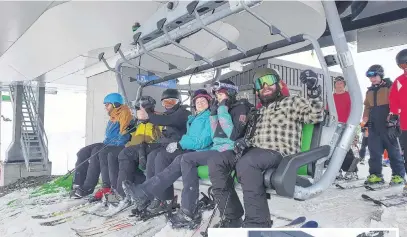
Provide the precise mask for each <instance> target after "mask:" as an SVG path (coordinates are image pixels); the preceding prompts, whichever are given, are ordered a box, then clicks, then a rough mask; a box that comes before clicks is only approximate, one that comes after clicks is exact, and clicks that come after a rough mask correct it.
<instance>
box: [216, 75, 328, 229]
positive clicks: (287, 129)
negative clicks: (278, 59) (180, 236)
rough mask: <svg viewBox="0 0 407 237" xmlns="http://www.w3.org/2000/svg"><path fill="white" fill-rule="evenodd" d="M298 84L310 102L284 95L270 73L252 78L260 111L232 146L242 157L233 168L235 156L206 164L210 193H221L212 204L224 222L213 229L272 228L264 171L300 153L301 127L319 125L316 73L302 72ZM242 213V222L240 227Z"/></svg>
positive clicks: (321, 117) (318, 92) (319, 105)
mask: <svg viewBox="0 0 407 237" xmlns="http://www.w3.org/2000/svg"><path fill="white" fill-rule="evenodd" d="M300 79H301V82H303V83H305V84H306V85H307V88H308V95H309V97H311V99H305V98H302V97H300V96H284V95H282V93H281V88H282V86H281V83H280V82H281V78H280V75H279V73H278V72H277V71H276V70H274V69H270V68H261V69H258V70H257V72H256V73H255V75H254V81H253V83H254V87H255V90H256V94H257V95H258V96H259V98H260V100H261V102H262V104H263V107H262V108H261V109H260V111H259V114H258V116H254V117H255V118H253V119H255V120H254V121H248V123H249V125H251V124H253V123H255V125H253V126H248V128H247V131H246V134H245V136H244V137H243V138H241V139H239V140H237V141H236V142H235V149H234V151H235V153H236V154H238V156H237V158H239V154H241V155H242V156H241V157H240V158H239V159H238V160H237V162H236V164H235V156H233V155H230V156H223V157H222V158H221V159H211V160H210V162H209V176H210V179H211V182H212V187H213V190H214V193H215V190H219V194H217V195H215V201H216V202H218V206H219V211H220V215H221V216H224V217H225V219H224V220H221V221H220V223H218V224H217V225H216V227H220V228H238V227H241V226H243V227H245V228H257V227H260V228H270V227H271V226H272V221H271V220H270V211H269V207H268V204H267V196H266V188H265V186H264V180H263V172H264V171H265V170H267V169H269V168H274V167H277V166H278V164H279V163H280V161H281V159H283V158H284V157H285V156H287V155H291V154H296V153H299V152H300V147H301V134H302V127H303V124H304V123H318V122H321V121H322V120H323V105H322V101H321V99H320V98H318V97H319V96H320V95H321V89H320V86H317V84H318V79H317V75H316V73H315V72H312V71H311V70H306V71H304V72H302V73H301V76H300ZM250 117H251V116H250ZM256 117H257V118H256ZM234 167H236V173H237V178H238V180H239V182H240V184H241V186H242V190H243V200H244V207H245V209H244V210H245V211H244V210H243V207H242V205H241V203H240V200H239V199H238V197H237V194H236V191H235V190H234V188H233V185H232V179H231V176H230V174H231V170H232V169H233V168H234ZM226 203H227V205H226ZM243 213H244V214H245V220H244V222H243V224H242V220H241V217H242V216H243Z"/></svg>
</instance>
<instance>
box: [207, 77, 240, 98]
mask: <svg viewBox="0 0 407 237" xmlns="http://www.w3.org/2000/svg"><path fill="white" fill-rule="evenodd" d="M221 89H226V91H227V93H228V95H229V96H231V97H233V96H236V95H237V92H238V91H239V87H237V86H236V85H235V83H233V81H231V80H229V79H225V80H221V81H215V82H214V83H213V84H212V88H211V90H212V94H215V92H216V91H218V90H221Z"/></svg>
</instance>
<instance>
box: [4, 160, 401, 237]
mask: <svg viewBox="0 0 407 237" xmlns="http://www.w3.org/2000/svg"><path fill="white" fill-rule="evenodd" d="M359 169H360V171H359V177H361V178H364V177H366V176H367V171H368V167H367V165H359ZM383 173H384V175H385V179H386V180H389V179H390V175H391V170H390V168H383ZM181 185H182V184H181V183H178V182H177V183H176V185H175V187H176V188H181V187H182V186H181ZM206 189H207V186H201V191H203V192H206ZM30 192H31V190H27V189H25V190H20V191H16V192H14V193H11V194H9V195H6V196H4V197H2V198H0V236H2V237H17V236H21V237H23V236H24V237H25V236H31V237H37V236H38V237H39V236H41V237H44V236H50V237H52V236H58V237H69V236H76V235H75V232H74V231H73V230H72V229H71V228H77V229H81V228H87V227H91V226H97V225H100V224H102V223H103V221H105V220H106V218H104V217H97V216H92V215H81V216H80V215H79V214H80V213H81V212H80V211H79V210H78V211H75V212H73V213H74V214H77V215H78V216H76V217H75V218H73V219H72V220H70V221H68V222H67V223H64V224H60V225H57V226H54V227H48V226H40V225H39V223H40V222H44V221H50V220H55V219H58V218H61V217H64V216H67V215H68V214H66V215H62V216H58V217H54V218H49V219H45V220H39V219H33V218H31V216H32V215H38V214H46V213H49V212H52V211H57V210H62V209H65V208H67V207H73V206H76V205H79V204H80V203H82V202H84V201H82V200H74V199H69V198H68V197H66V196H63V195H62V194H57V195H55V194H54V195H48V196H43V197H41V198H36V199H29V198H28V196H29V193H30ZM363 192H366V191H365V190H364V189H363V188H358V189H349V190H339V189H337V188H335V187H331V188H329V189H328V190H326V191H325V192H324V193H322V194H321V195H320V196H318V197H316V198H314V199H311V200H307V201H302V202H300V201H295V200H292V199H287V198H282V197H277V196H274V195H272V196H271V200H269V207H270V212H271V215H272V219H273V220H274V226H282V225H284V224H286V221H284V220H281V219H283V218H281V217H285V218H291V219H294V218H296V217H298V216H306V217H307V220H316V221H318V223H319V224H320V226H321V227H323V228H345V227H348V228H400V236H406V234H407V228H406V225H405V223H407V205H405V206H398V207H390V208H382V207H378V206H375V205H373V204H372V203H370V202H366V201H364V200H362V198H361V194H362V193H363ZM394 192H400V189H391V190H382V191H376V192H370V194H371V196H377V195H379V194H380V193H386V194H391V193H394ZM176 193H178V194H179V190H176ZM376 193H377V194H376ZM15 199H18V201H15V202H13V204H12V205H9V206H8V205H7V203H9V202H10V201H12V200H15ZM50 200H60V202H57V203H54V204H50V205H43V204H41V201H42V202H44V201H50ZM210 214H211V212H205V213H204V216H203V217H204V220H207V219H208V218H209V217H210ZM127 216H128V211H126V212H123V213H120V214H118V215H117V216H115V217H114V219H117V218H124V217H127ZM275 216H280V219H277V218H276V217H275ZM218 219H219V217H218V215H216V218H215V220H214V222H216V221H217V220H218ZM205 225H206V224H204V226H203V227H201V228H205ZM348 230H349V231H351V230H352V229H348ZM200 231H201V230H200ZM200 231H197V233H195V234H194V235H193V231H188V230H173V229H172V228H171V227H170V226H169V225H167V224H166V220H165V218H164V217H163V216H162V217H159V218H156V219H153V220H149V221H148V222H145V223H139V224H137V225H136V226H133V227H129V228H124V229H123V230H121V231H117V232H114V233H112V234H109V235H106V236H107V237H109V236H122V237H124V236H125V237H129V236H146V237H147V236H155V237H164V236H165V237H176V236H200V234H199V232H200ZM211 231H223V230H219V229H216V230H215V229H212V230H211ZM231 231H233V230H231ZM245 231H246V230H241V229H240V230H234V232H233V233H236V234H235V235H234V236H236V237H237V236H243V233H246V232H245ZM307 231H308V230H307ZM309 231H320V232H322V231H325V232H324V233H325V234H324V233H310V234H313V235H315V236H332V237H334V236H356V235H354V234H351V233H350V232H349V234H346V233H345V232H340V231H338V230H335V229H332V230H329V229H316V230H315V229H313V230H309ZM327 231H329V235H327V234H326V232H327ZM343 231H345V230H343ZM355 231H356V230H355ZM142 232H144V233H142ZM237 232H239V233H240V234H238V233H237ZM361 232H362V231H361ZM361 232H358V233H361ZM222 233H223V235H222ZM222 233H220V232H219V233H218V234H215V233H213V235H210V236H221V235H222V236H224V235H225V234H226V233H225V232H222ZM231 233H232V232H228V233H227V234H229V235H230V234H231ZM339 233H343V235H340V234H339ZM392 233H394V231H393V232H392ZM137 234H140V235H137ZM94 236H102V235H94ZM244 236H247V234H245V235H244ZM389 236H392V237H393V236H398V235H389Z"/></svg>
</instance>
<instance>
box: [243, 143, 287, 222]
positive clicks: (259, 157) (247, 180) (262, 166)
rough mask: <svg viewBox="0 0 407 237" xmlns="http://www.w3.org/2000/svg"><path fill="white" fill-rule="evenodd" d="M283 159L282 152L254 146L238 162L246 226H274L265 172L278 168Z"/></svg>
mask: <svg viewBox="0 0 407 237" xmlns="http://www.w3.org/2000/svg"><path fill="white" fill-rule="evenodd" d="M281 159H282V156H281V154H280V153H278V152H276V151H271V150H265V149H260V148H252V149H250V150H249V151H248V152H247V153H246V154H245V155H244V156H243V157H242V158H241V159H240V160H239V161H238V162H237V164H236V172H237V176H238V179H239V181H240V183H241V185H242V189H243V200H244V207H245V220H244V225H243V227H244V228H263V227H264V228H270V227H271V226H272V221H271V220H270V211H269V207H268V204H267V196H266V189H265V187H264V179H263V172H264V171H265V170H267V169H269V168H276V167H277V166H278V164H279V163H280V161H281Z"/></svg>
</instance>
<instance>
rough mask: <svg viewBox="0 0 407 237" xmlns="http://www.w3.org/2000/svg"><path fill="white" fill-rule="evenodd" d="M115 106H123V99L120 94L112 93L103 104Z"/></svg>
mask: <svg viewBox="0 0 407 237" xmlns="http://www.w3.org/2000/svg"><path fill="white" fill-rule="evenodd" d="M109 103H110V104H113V105H116V106H117V104H120V105H122V104H123V97H122V96H121V95H120V94H119V93H110V94H108V95H107V96H106V97H105V99H104V100H103V104H109Z"/></svg>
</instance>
